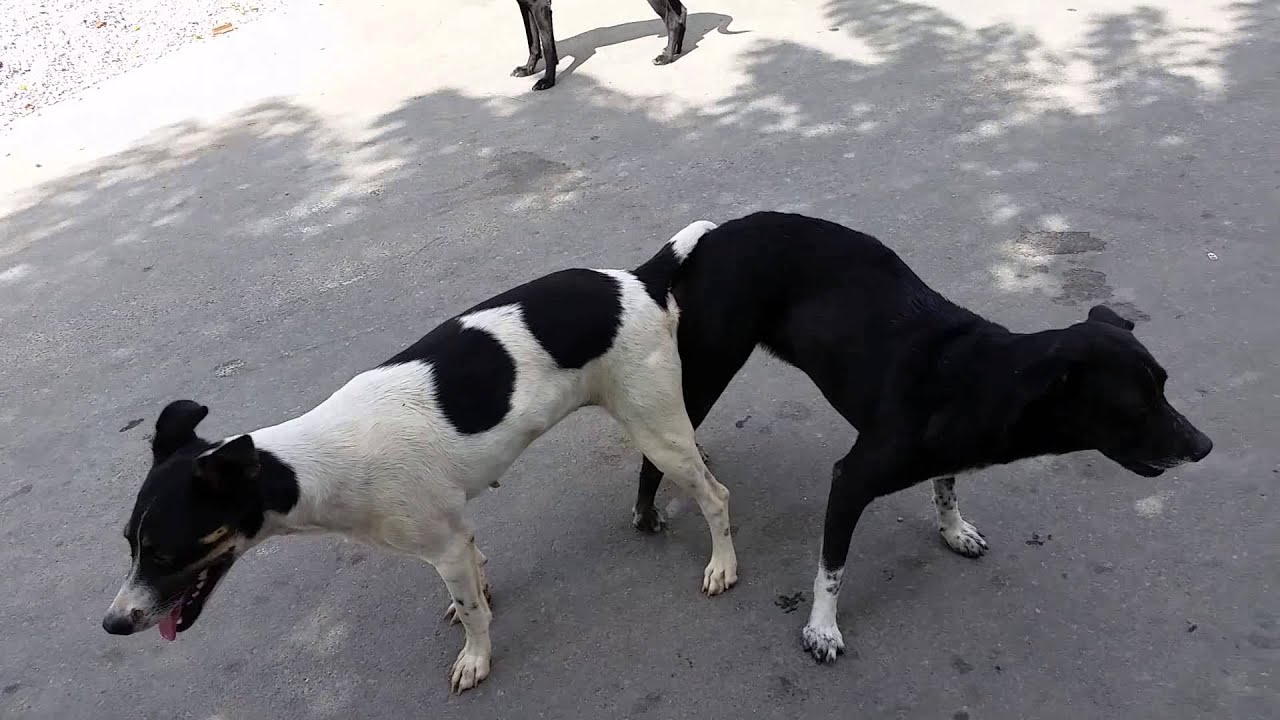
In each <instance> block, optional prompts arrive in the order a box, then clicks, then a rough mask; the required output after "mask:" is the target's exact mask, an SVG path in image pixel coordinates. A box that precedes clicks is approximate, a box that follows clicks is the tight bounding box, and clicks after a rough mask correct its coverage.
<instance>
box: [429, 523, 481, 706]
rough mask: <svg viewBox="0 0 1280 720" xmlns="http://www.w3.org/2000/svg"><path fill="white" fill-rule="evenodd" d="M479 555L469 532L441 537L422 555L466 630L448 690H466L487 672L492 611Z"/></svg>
mask: <svg viewBox="0 0 1280 720" xmlns="http://www.w3.org/2000/svg"><path fill="white" fill-rule="evenodd" d="M483 557H484V555H482V554H481V553H480V551H479V549H477V548H476V546H475V538H474V537H473V536H472V535H471V534H470V532H458V533H455V534H453V535H452V536H451V537H449V538H448V539H447V540H446V541H445V543H444V544H443V547H442V548H441V550H440V551H439V552H436V553H430V554H429V555H428V556H427V558H426V559H427V561H428V562H430V563H431V564H432V565H433V566H434V567H435V569H436V572H438V573H440V578H441V579H443V580H444V584H445V586H446V587H448V588H449V595H450V597H452V598H453V605H452V606H451V607H452V608H453V611H454V614H455V615H456V617H457V619H458V621H460V622H461V623H462V627H463V628H464V629H465V630H466V633H467V639H466V643H465V644H464V645H463V646H462V652H460V653H458V659H457V660H455V661H454V663H453V668H452V670H450V672H449V689H450V691H452V692H462V691H463V690H469V689H471V688H473V687H475V686H476V685H478V684H480V681H481V680H484V679H485V678H486V677H488V676H489V657H490V653H491V649H490V641H489V622H490V620H492V618H493V612H492V611H491V610H490V609H489V601H488V599H487V598H486V597H485V580H484V571H483V568H482V567H481V564H482V563H481V558H483Z"/></svg>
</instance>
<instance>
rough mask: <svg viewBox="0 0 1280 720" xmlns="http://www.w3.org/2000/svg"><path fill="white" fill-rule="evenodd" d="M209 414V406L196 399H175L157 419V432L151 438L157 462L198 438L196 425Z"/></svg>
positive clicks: (152, 449)
mask: <svg viewBox="0 0 1280 720" xmlns="http://www.w3.org/2000/svg"><path fill="white" fill-rule="evenodd" d="M208 414H209V408H207V407H205V406H203V405H201V404H200V403H198V402H196V401H194V400H174V401H173V402H171V403H169V404H168V405H166V406H165V408H164V410H162V411H161V412H160V417H159V418H157V419H156V434H155V435H154V436H153V437H152V438H151V454H152V455H153V456H155V459H156V461H157V462H159V461H161V460H164V459H165V458H167V457H169V456H170V455H172V454H174V453H175V452H177V451H178V449H179V448H181V447H182V446H183V445H186V444H187V443H189V442H191V441H192V440H195V439H196V425H199V424H200V421H201V420H203V419H204V418H205V416H206V415H208Z"/></svg>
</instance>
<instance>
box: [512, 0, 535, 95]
mask: <svg viewBox="0 0 1280 720" xmlns="http://www.w3.org/2000/svg"><path fill="white" fill-rule="evenodd" d="M516 4H517V5H519V6H520V19H521V20H522V21H523V22H524V38H525V40H526V41H528V43H529V59H528V60H526V61H525V63H524V64H523V65H517V66H516V69H515V70H512V71H511V77H528V76H530V75H532V74H533V71H534V68H536V67H537V66H538V61H539V60H541V59H542V41H541V39H540V33H539V31H538V25H537V24H536V23H535V22H534V21H533V6H532V4H531V0H516Z"/></svg>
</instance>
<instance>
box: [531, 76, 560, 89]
mask: <svg viewBox="0 0 1280 720" xmlns="http://www.w3.org/2000/svg"><path fill="white" fill-rule="evenodd" d="M555 85H556V81H555V80H548V79H547V78H545V77H544V78H542V79H541V80H539V81H538V82H536V83H534V84H533V89H534V90H547V89H549V88H553V87H555Z"/></svg>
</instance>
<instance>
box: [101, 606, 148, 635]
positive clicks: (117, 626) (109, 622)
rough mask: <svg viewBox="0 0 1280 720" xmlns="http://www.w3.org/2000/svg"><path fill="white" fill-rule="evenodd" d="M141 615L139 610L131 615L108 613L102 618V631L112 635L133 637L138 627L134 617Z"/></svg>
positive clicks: (130, 613)
mask: <svg viewBox="0 0 1280 720" xmlns="http://www.w3.org/2000/svg"><path fill="white" fill-rule="evenodd" d="M137 614H139V613H138V611H137V610H134V611H133V612H129V613H107V616H106V617H104V618H102V629H103V630H106V631H107V632H109V633H111V634H112V635H132V634H133V630H134V628H135V627H136V623H135V621H134V617H133V616H134V615H137Z"/></svg>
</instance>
